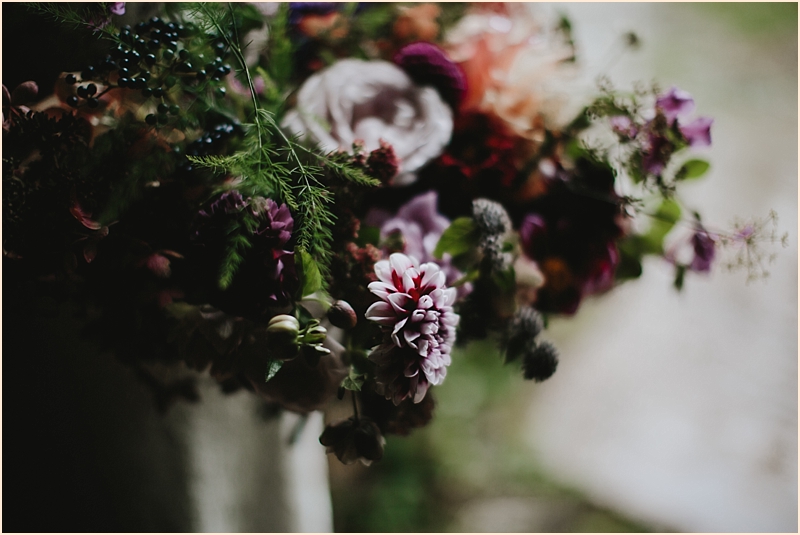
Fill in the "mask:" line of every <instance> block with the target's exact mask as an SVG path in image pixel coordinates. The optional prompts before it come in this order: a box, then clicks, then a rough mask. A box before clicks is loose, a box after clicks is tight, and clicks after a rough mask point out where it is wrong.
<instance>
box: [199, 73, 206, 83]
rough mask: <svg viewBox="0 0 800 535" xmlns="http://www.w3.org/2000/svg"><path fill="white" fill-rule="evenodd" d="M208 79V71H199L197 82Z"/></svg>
mask: <svg viewBox="0 0 800 535" xmlns="http://www.w3.org/2000/svg"><path fill="white" fill-rule="evenodd" d="M205 79H206V71H197V81H198V82H202V81H203V80H205Z"/></svg>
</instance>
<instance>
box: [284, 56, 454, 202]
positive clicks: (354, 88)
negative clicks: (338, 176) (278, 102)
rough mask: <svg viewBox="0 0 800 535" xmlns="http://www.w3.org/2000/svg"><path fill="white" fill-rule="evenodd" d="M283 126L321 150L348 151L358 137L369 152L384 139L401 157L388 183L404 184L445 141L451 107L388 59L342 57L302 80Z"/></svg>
mask: <svg viewBox="0 0 800 535" xmlns="http://www.w3.org/2000/svg"><path fill="white" fill-rule="evenodd" d="M283 126H284V128H286V129H287V130H290V131H291V132H293V133H295V134H297V135H299V136H304V135H308V136H309V137H310V138H311V139H312V140H313V141H315V142H317V143H318V144H319V145H320V147H321V148H322V150H325V151H335V150H345V151H351V150H352V145H353V142H354V141H357V140H360V141H363V143H364V148H365V150H366V151H367V152H370V151H373V150H375V149H378V148H380V140H381V139H383V140H385V141H386V142H388V143H389V144H390V145H391V146H392V148H393V149H394V152H395V155H396V156H397V157H398V158H399V160H400V171H399V173H398V176H397V177H395V179H394V182H393V183H394V185H398V186H403V185H407V184H411V183H412V182H414V181H415V180H416V175H415V172H416V171H417V170H418V169H420V168H421V167H422V166H423V165H425V164H426V163H428V162H429V161H430V160H432V159H433V158H435V157H437V156H439V154H441V153H442V151H443V150H444V148H445V146H446V145H447V143H449V141H450V135H451V134H452V132H453V112H452V110H451V109H450V107H449V106H448V105H447V104H445V103H444V102H443V101H442V99H441V97H440V96H439V93H438V92H437V91H436V90H435V89H434V88H433V87H418V86H416V85H414V83H413V82H412V81H411V78H409V76H408V75H407V74H406V73H405V72H404V71H403V70H402V69H400V68H399V67H397V66H396V65H394V64H392V63H389V62H386V61H362V60H358V59H343V60H340V61H338V62H337V63H335V64H333V65H331V66H330V67H328V68H326V69H324V70H322V71H320V72H318V73H316V74H314V75H312V76H311V77H310V78H309V79H308V80H306V81H305V83H304V84H303V86H302V87H301V88H300V91H299V92H298V94H297V107H296V108H295V109H293V110H291V111H289V112H288V113H287V114H286V116H285V118H284V120H283Z"/></svg>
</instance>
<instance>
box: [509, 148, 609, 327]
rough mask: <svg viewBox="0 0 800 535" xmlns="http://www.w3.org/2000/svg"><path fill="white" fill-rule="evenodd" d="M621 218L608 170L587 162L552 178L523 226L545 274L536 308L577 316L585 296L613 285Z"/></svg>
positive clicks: (526, 245) (530, 253)
mask: <svg viewBox="0 0 800 535" xmlns="http://www.w3.org/2000/svg"><path fill="white" fill-rule="evenodd" d="M619 218H620V209H619V197H618V196H617V194H616V193H615V192H614V175H613V173H612V172H611V170H610V169H609V168H608V167H607V166H604V165H602V164H600V163H598V162H594V161H591V160H589V159H585V158H582V159H579V160H578V161H577V162H576V166H575V169H573V170H571V171H569V172H567V171H566V170H563V169H560V170H559V171H558V172H557V173H556V176H555V177H554V178H553V179H550V180H548V183H547V191H546V192H545V193H544V194H542V195H541V196H539V197H537V198H536V199H534V200H533V201H532V202H531V203H529V204H528V207H527V214H526V215H525V216H523V217H522V221H521V224H520V238H521V244H522V250H523V252H524V254H525V255H526V256H527V257H529V258H530V259H532V260H534V261H535V262H536V264H537V266H538V268H539V271H541V273H542V275H543V276H544V285H543V286H541V287H540V288H538V289H537V290H536V294H535V295H536V297H535V306H536V309H537V310H540V311H542V312H560V313H565V314H572V313H574V312H575V311H576V310H577V309H578V306H579V305H580V302H581V301H582V299H583V298H584V297H585V296H587V295H591V294H595V293H599V292H603V291H605V290H607V289H609V288H610V287H611V286H612V285H613V282H614V273H615V270H616V267H617V265H618V264H619V260H620V258H619V253H618V251H617V248H616V245H615V241H616V239H618V238H619V237H620V236H621V235H622V228H621V227H620V225H619Z"/></svg>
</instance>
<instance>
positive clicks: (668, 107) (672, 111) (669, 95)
mask: <svg viewBox="0 0 800 535" xmlns="http://www.w3.org/2000/svg"><path fill="white" fill-rule="evenodd" d="M656 107H657V108H659V109H660V110H661V111H662V113H663V114H664V116H665V117H666V118H667V120H668V121H669V122H670V123H671V122H672V121H674V120H675V119H677V118H678V115H683V114H685V113H690V112H691V111H692V110H694V99H692V96H691V95H690V94H689V93H687V92H686V91H683V90H681V89H678V88H677V87H675V86H672V89H670V90H669V91H668V92H666V93H664V94H663V95H659V96H658V98H657V99H656Z"/></svg>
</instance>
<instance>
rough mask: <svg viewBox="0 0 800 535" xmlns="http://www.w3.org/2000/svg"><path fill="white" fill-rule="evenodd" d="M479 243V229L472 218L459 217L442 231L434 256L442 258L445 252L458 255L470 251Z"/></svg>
mask: <svg viewBox="0 0 800 535" xmlns="http://www.w3.org/2000/svg"><path fill="white" fill-rule="evenodd" d="M477 245H478V229H477V227H476V226H475V223H474V222H473V221H472V218H469V217H459V218H458V219H456V220H455V221H453V222H452V223H451V224H450V226H449V227H447V229H446V230H445V231H444V232H443V233H442V237H441V238H439V243H437V244H436V249H434V251H433V256H434V257H436V258H442V256H443V255H444V253H450V254H451V255H453V256H458V255H460V254H464V253H467V252H469V251H470V250H471V249H473V248H475V247H477Z"/></svg>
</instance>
